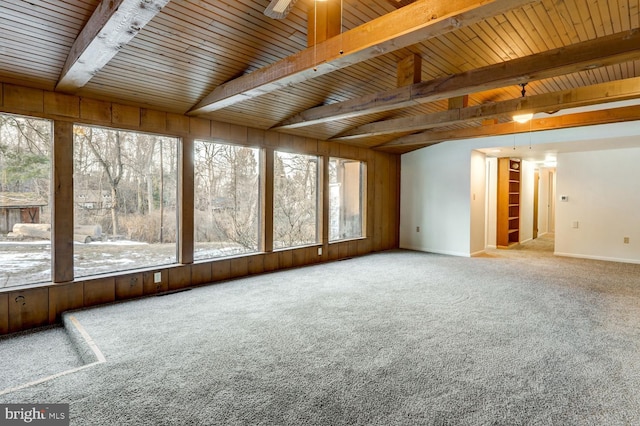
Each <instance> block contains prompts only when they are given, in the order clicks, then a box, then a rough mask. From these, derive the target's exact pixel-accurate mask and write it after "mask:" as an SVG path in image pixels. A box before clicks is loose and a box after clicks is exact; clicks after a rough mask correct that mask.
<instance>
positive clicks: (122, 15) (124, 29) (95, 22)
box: [56, 0, 169, 91]
mask: <svg viewBox="0 0 640 426" xmlns="http://www.w3.org/2000/svg"><path fill="white" fill-rule="evenodd" d="M167 3H169V0H103V1H102V2H101V3H100V4H99V5H98V7H97V8H96V10H95V11H94V12H93V15H91V17H90V18H89V20H88V21H87V23H86V25H85V26H84V28H83V29H82V31H81V32H80V34H79V35H78V38H76V41H75V42H74V43H73V45H72V46H71V50H70V52H69V56H68V57H67V60H66V62H65V64H64V67H63V68H62V73H61V74H60V78H59V80H58V84H57V85H56V90H60V91H73V90H76V89H79V88H81V87H83V86H84V85H85V84H87V82H88V81H89V80H91V78H92V77H93V76H94V75H95V74H96V73H97V72H98V71H100V69H102V67H104V66H105V65H106V64H107V63H108V62H109V61H110V60H111V58H113V57H114V56H115V55H116V53H118V51H119V50H120V49H121V48H122V46H124V45H126V44H127V43H129V41H131V39H132V38H133V37H135V35H136V34H138V32H139V31H140V29H141V28H142V27H144V26H145V25H146V24H147V23H148V22H149V21H150V20H151V19H152V18H153V17H154V16H156V15H157V14H158V12H160V10H162V8H163V7H164V6H165V5H166V4H167Z"/></svg>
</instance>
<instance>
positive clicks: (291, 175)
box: [273, 151, 318, 249]
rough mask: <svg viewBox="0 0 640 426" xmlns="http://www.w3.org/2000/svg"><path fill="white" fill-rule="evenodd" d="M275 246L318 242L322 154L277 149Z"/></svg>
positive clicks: (275, 165) (274, 184)
mask: <svg viewBox="0 0 640 426" xmlns="http://www.w3.org/2000/svg"><path fill="white" fill-rule="evenodd" d="M273 168H274V171H273V174H274V176H273V186H274V188H273V234H274V235H273V248H274V249H279V248H285V247H295V246H300V245H305V244H314V243H317V242H318V157H316V156H311V155H301V154H289V153H285V152H278V151H276V152H275V155H274V167H273Z"/></svg>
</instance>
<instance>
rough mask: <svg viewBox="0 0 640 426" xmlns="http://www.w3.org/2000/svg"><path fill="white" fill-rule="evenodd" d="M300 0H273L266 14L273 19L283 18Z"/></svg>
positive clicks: (265, 11)
mask: <svg viewBox="0 0 640 426" xmlns="http://www.w3.org/2000/svg"><path fill="white" fill-rule="evenodd" d="M296 1H298V0H271V3H269V6H267V8H266V9H265V10H264V14H265V15H266V16H268V17H270V18H273V19H283V18H284V17H286V16H287V15H288V14H289V11H290V10H291V8H292V7H293V5H294V4H295V3H296Z"/></svg>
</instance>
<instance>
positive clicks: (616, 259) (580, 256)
mask: <svg viewBox="0 0 640 426" xmlns="http://www.w3.org/2000/svg"><path fill="white" fill-rule="evenodd" d="M553 255H554V256H562V257H574V258H577V259H589V260H603V261H605V262H619V263H636V264H640V259H625V258H619V257H606V256H593V255H589V254H579V253H562V252H559V251H554V252H553Z"/></svg>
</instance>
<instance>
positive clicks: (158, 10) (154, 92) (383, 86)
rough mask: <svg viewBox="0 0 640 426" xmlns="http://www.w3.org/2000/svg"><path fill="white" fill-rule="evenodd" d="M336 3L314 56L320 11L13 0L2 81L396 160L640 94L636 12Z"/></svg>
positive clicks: (617, 6) (461, 2)
mask: <svg viewBox="0 0 640 426" xmlns="http://www.w3.org/2000/svg"><path fill="white" fill-rule="evenodd" d="M329 1H335V2H340V3H341V7H342V8H341V11H342V13H341V16H340V21H341V25H340V26H341V28H342V34H340V35H338V36H335V37H333V38H330V39H328V40H326V41H323V42H320V43H318V44H316V45H315V46H311V47H308V46H307V16H308V12H309V9H310V8H313V7H314V3H313V1H312V0H300V1H297V2H296V3H295V5H294V7H293V8H292V9H291V11H290V12H289V14H288V15H287V16H286V17H285V18H284V19H272V18H269V17H267V16H265V15H264V14H263V11H264V10H265V8H266V7H267V5H268V4H269V0H191V1H188V0H111V1H107V0H105V3H102V4H101V2H100V1H99V0H28V1H25V0H2V2H0V81H4V82H8V83H15V84H20V85H25V86H31V87H37V88H42V89H47V90H58V91H60V92H64V93H72V94H76V95H79V96H87V97H92V98H97V99H105V100H112V101H117V102H120V103H128V104H132V105H138V106H144V107H148V108H154V109H161V110H164V111H169V112H176V113H184V114H189V115H193V116H201V117H204V118H210V119H214V120H218V121H224V122H228V123H234V124H242V125H249V126H252V127H256V128H260V129H274V130H276V131H281V132H286V133H290V134H295V135H300V136H304V137H312V138H318V139H322V140H339V141H341V142H343V143H349V144H354V145H358V146H366V147H372V148H376V149H382V150H387V151H391V152H407V151H410V150H413V149H416V148H419V147H422V146H427V145H429V144H432V143H437V142H440V141H442V140H447V139H453V138H457V137H473V136H480V135H486V134H500V133H501V132H503V133H504V132H509V131H511V129H513V131H516V126H515V125H511V124H509V123H511V122H512V120H511V116H512V115H513V113H514V111H527V112H536V113H540V112H548V113H549V118H547V119H546V123H547V125H549V123H550V122H551V121H553V120H554V117H553V113H554V112H556V111H557V110H559V109H565V108H570V107H576V106H584V105H589V104H599V103H605V102H611V101H619V100H626V99H635V98H640V20H639V0H535V1H531V0H493V1H492V0H482V1H481V0H417V1H413V2H412V1H404V0H403V1H397V0H342V1H341V0H329ZM128 3H130V6H128V7H132V8H133V9H131V11H130V13H129V15H127V14H124V16H120V15H117V14H115V11H116V9H117V8H118V7H122V8H124V7H125V5H126V4H128ZM110 7H111V9H110ZM141 10H142V12H141ZM121 12H122V10H121ZM143 12H144V13H143ZM127 19H129V20H128V21H127ZM105 22H106V23H107V24H106V26H104V25H105ZM124 22H126V25H124V24H123V23H124ZM85 27H86V29H85ZM83 29H85V30H83ZM92 30H93V33H92V32H91V31H92ZM107 32H108V34H106V36H105V33H107ZM110 42H111V43H112V44H111V45H109V44H108V43H110ZM96 43H97V44H98V45H97V47H96ZM100 43H103V44H102V45H100ZM104 43H106V44H104ZM114 46H115V47H114ZM83 55H85V56H83ZM408 57H417V58H418V60H419V61H420V63H421V70H420V75H419V76H418V77H419V80H420V82H418V83H415V84H411V85H408V86H402V87H398V64H399V63H400V62H401V61H403V60H405V59H406V58H408ZM102 62H104V64H102ZM65 64H66V65H65ZM83 73H84V74H85V76H86V77H85V78H84V80H86V81H81V80H83V79H82V78H81V76H82V74H83ZM77 76H80V77H77ZM524 83H526V85H525V86H524V89H525V96H524V97H523V96H522V94H521V90H522V88H523V86H522V84H524ZM465 95H467V96H468V97H467V98H466V99H465V98H463V96H465ZM614 115H615V114H614ZM618 116H619V117H622V118H616V119H619V120H620V121H624V120H631V119H636V120H637V119H638V118H639V117H640V114H639V113H638V112H637V110H635V109H632V110H626V111H623V112H620V114H619V115H618ZM618 116H616V117H618ZM588 119H589V120H592V121H590V122H589V123H586V124H595V123H597V122H600V121H598V120H601V121H602V120H607V119H608V120H612V118H611V117H610V116H609V118H606V117H604V118H603V117H591V116H590V118H588ZM557 120H559V118H557ZM585 120H586V118H585ZM593 120H595V121H593ZM562 123H564V124H562ZM562 123H560V121H558V124H554V125H556V126H565V125H576V124H575V121H574V123H573V124H567V123H569V121H568V120H566V119H564V121H563V122H562ZM580 123H581V124H585V122H583V121H580ZM538 124H539V123H537V124H535V125H534V127H535V126H536V125H538ZM528 128H529V129H531V125H529V127H528Z"/></svg>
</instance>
